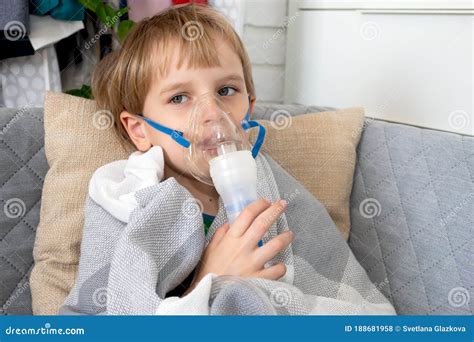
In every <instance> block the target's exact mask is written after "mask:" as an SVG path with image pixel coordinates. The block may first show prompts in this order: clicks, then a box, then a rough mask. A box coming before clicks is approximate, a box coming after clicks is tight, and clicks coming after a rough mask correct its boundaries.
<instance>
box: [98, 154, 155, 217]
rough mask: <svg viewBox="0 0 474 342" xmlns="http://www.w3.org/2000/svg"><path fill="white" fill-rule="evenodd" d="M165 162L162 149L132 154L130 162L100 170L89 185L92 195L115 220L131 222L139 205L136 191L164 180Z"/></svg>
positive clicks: (110, 164) (111, 164) (109, 165)
mask: <svg viewBox="0 0 474 342" xmlns="http://www.w3.org/2000/svg"><path fill="white" fill-rule="evenodd" d="M163 173H164V160H163V150H162V148H161V147H160V146H153V147H152V148H151V149H150V150H148V151H147V152H140V151H136V152H133V153H132V154H131V155H130V157H129V158H128V160H117V161H114V162H112V163H109V164H106V165H104V166H101V167H100V168H98V169H97V170H96V171H95V172H94V174H93V175H92V178H91V181H90V183H89V196H90V197H91V198H92V199H93V200H94V201H95V202H97V203H98V204H99V205H100V206H102V207H103V208H104V209H105V210H106V211H107V212H108V213H109V214H111V215H112V216H114V217H115V218H116V219H118V220H120V221H122V222H126V223H128V220H129V217H130V213H131V212H132V211H133V210H134V209H135V208H136V207H137V206H138V203H137V201H136V199H135V192H137V191H138V190H141V189H144V188H146V187H149V186H152V185H154V184H157V183H159V182H160V181H161V180H162V179H163Z"/></svg>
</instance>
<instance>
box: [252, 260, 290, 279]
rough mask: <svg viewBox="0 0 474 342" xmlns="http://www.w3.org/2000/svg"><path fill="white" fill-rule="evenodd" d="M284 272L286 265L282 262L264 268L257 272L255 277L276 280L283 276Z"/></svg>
mask: <svg viewBox="0 0 474 342" xmlns="http://www.w3.org/2000/svg"><path fill="white" fill-rule="evenodd" d="M285 273H286V265H285V264H284V263H282V262H280V263H278V264H276V265H273V266H270V267H267V268H264V269H263V270H261V271H259V272H257V274H256V276H257V278H264V279H269V280H278V279H280V278H281V277H283V276H284V275H285Z"/></svg>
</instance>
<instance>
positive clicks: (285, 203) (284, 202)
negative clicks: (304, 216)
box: [280, 199, 288, 208]
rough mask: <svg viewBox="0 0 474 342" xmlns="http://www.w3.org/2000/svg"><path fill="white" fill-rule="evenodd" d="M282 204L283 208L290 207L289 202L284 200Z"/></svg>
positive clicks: (281, 201)
mask: <svg viewBox="0 0 474 342" xmlns="http://www.w3.org/2000/svg"><path fill="white" fill-rule="evenodd" d="M280 204H281V206H282V207H283V208H286V206H287V205H288V202H287V201H285V200H283V199H282V200H280Z"/></svg>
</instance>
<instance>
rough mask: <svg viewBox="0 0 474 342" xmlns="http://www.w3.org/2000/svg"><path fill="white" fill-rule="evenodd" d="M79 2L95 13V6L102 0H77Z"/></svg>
mask: <svg viewBox="0 0 474 342" xmlns="http://www.w3.org/2000/svg"><path fill="white" fill-rule="evenodd" d="M79 3H80V4H81V5H82V6H84V7H85V8H87V9H89V10H91V11H92V12H94V13H95V12H96V10H97V6H98V5H99V4H101V3H102V1H101V0H79Z"/></svg>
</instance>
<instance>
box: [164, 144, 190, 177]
mask: <svg viewBox="0 0 474 342" xmlns="http://www.w3.org/2000/svg"><path fill="white" fill-rule="evenodd" d="M159 146H161V148H162V149H163V153H164V158H165V164H167V165H169V166H171V167H172V168H173V169H174V170H176V171H181V172H183V173H185V171H186V169H187V167H186V161H185V158H184V153H185V150H184V148H183V147H181V146H180V145H179V144H178V143H177V142H175V141H174V140H173V139H171V137H166V136H165V138H164V139H161V144H159Z"/></svg>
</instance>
